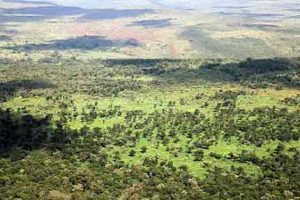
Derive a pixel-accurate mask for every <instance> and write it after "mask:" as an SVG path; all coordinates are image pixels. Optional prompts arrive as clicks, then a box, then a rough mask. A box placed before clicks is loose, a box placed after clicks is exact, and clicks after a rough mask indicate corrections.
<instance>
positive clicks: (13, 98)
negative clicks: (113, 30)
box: [0, 55, 300, 200]
mask: <svg viewBox="0 0 300 200" xmlns="http://www.w3.org/2000/svg"><path fill="white" fill-rule="evenodd" d="M299 87H300V58H274V59H260V60H255V59H250V58H249V59H247V60H244V61H240V60H220V59H215V60H213V59H212V60H200V59H199V60H196V59H195V60H168V59H161V60H155V59H154V60H147V59H139V60H130V59H129V60H90V61H82V60H79V59H76V58H75V57H74V58H72V59H64V58H61V57H59V56H57V55H54V56H52V57H49V58H47V59H41V60H31V59H23V60H11V59H3V60H0V199H66V200H67V199H188V200H190V199H195V200H196V199H197V200H198V199H266V200H267V199H268V200H270V199H297V198H300V141H299V139H300V92H299Z"/></svg>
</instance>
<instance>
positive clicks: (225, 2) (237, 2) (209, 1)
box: [23, 0, 300, 12]
mask: <svg viewBox="0 0 300 200" xmlns="http://www.w3.org/2000/svg"><path fill="white" fill-rule="evenodd" d="M23 1H43V2H51V3H55V4H58V5H63V6H77V7H82V8H89V9H90V8H115V9H126V8H147V9H155V8H160V9H162V8H179V9H196V10H201V11H208V12H210V11H215V10H220V9H222V8H223V9H227V8H230V9H236V11H239V10H238V9H240V10H241V11H243V9H244V10H245V9H247V10H248V11H249V10H250V11H258V10H261V11H264V9H268V8H270V7H272V10H273V9H274V8H275V11H276V10H278V11H280V9H283V7H285V6H286V5H290V7H293V8H294V7H297V8H300V0H23ZM273 11H274V10H273Z"/></svg>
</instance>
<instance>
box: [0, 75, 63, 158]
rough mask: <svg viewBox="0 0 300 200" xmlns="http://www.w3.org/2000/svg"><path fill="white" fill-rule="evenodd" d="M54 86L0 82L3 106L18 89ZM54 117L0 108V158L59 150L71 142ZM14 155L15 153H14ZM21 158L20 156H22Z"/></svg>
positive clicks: (50, 85)
mask: <svg viewBox="0 0 300 200" xmlns="http://www.w3.org/2000/svg"><path fill="white" fill-rule="evenodd" d="M52 87H55V86H54V85H53V84H51V83H48V82H44V81H40V80H14V81H9V82H5V83H0V103H1V102H3V101H6V100H8V99H9V98H11V97H12V96H14V94H15V93H16V92H17V91H19V90H26V91H30V90H33V89H45V88H52ZM51 119H52V116H51V115H50V114H47V115H46V116H44V117H40V118H37V117H34V116H33V115H31V114H29V112H28V111H27V110H24V109H21V110H18V111H12V110H11V109H3V108H1V107H0V157H10V156H11V154H10V153H11V151H12V150H16V149H19V150H20V149H21V150H25V151H30V150H34V149H40V148H46V147H47V148H49V149H60V148H62V147H63V146H64V145H65V144H66V143H67V141H68V137H67V135H66V134H65V132H63V131H61V130H62V129H59V127H58V125H56V126H55V127H56V128H55V129H54V128H53V127H54V126H53V125H52V121H51ZM12 155H13V154H12ZM19 157H20V156H19Z"/></svg>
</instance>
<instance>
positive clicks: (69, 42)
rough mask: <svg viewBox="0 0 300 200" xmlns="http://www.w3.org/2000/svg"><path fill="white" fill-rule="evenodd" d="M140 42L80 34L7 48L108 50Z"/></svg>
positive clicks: (25, 49) (24, 49)
mask: <svg viewBox="0 0 300 200" xmlns="http://www.w3.org/2000/svg"><path fill="white" fill-rule="evenodd" d="M139 45H140V43H139V42H138V41H137V40H135V39H124V40H110V39H107V38H106V37H102V36H82V37H76V38H70V39H65V40H52V41H50V42H49V43H41V44H25V45H19V46H13V47H6V48H8V49H12V50H17V51H34V50H35V51H41V50H68V49H79V50H94V49H99V50H108V49H110V48H113V47H128V46H130V47H137V46H139Z"/></svg>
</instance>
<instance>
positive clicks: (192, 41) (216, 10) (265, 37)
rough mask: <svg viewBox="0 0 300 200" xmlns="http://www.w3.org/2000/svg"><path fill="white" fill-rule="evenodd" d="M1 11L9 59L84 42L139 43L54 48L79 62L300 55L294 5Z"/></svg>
mask: <svg viewBox="0 0 300 200" xmlns="http://www.w3.org/2000/svg"><path fill="white" fill-rule="evenodd" d="M1 7H2V11H1V12H0V27H2V29H3V31H2V33H1V34H2V35H3V38H10V40H2V43H0V45H1V44H2V45H3V46H7V44H8V43H12V42H14V44H15V47H12V46H11V45H10V47H9V48H4V49H6V51H7V53H8V52H9V50H13V53H8V54H9V55H10V56H21V55H20V54H19V55H17V54H16V53H17V52H18V51H17V50H18V48H19V50H20V49H24V48H25V49H26V51H27V54H26V55H34V56H33V57H35V58H37V57H43V56H47V54H49V53H51V49H48V48H45V49H40V48H39V51H36V50H37V49H36V48H35V47H36V45H37V46H43V45H44V46H49V43H55V41H56V40H58V39H60V40H59V41H60V42H61V41H62V39H64V40H66V41H68V40H69V39H71V41H79V40H80V39H81V38H82V37H83V36H91V38H94V39H96V37H95V36H97V37H99V38H106V39H107V40H110V41H113V40H116V41H121V40H123V41H125V43H126V41H135V43H136V44H138V45H135V46H123V45H117V44H119V42H111V43H112V44H114V46H111V48H105V49H104V48H94V47H93V48H92V49H85V50H86V51H85V52H82V51H78V50H76V48H75V49H74V48H73V47H72V45H71V46H70V45H69V43H68V42H66V43H65V42H64V43H63V44H57V45H61V46H60V49H61V50H62V52H65V53H66V55H79V56H80V55H84V56H83V57H85V58H87V57H90V56H91V57H95V56H97V57H101V58H107V57H110V58H115V57H119V58H120V57H127V58H143V57H148V58H175V57H177V58H178V57H179V58H192V57H203V58H211V57H218V58H246V57H257V58H259V57H270V56H287V55H289V56H296V55H299V51H300V50H299V46H300V45H299V41H300V40H299V33H300V24H299V21H298V20H297V19H298V15H297V13H298V12H297V11H298V10H299V4H298V3H297V2H296V1H293V0H288V1H282V0H279V1H254V0H243V1H237V0H226V1H220V0H214V1H209V0H204V1H188V2H186V1H182V0H175V1H168V0H131V1H119V0H114V1H108V0H107V1H106V0H104V1H100V2H99V1H94V0H89V1H68V0H66V1H61V0H49V1H39V0H31V1H29V0H28V1H26V0H22V1H19V0H14V1H9V0H6V1H4V0H1V1H0V8H1ZM0 31H1V29H0ZM30 31H32V32H37V33H39V35H38V38H39V39H37V37H36V38H35V41H34V40H32V38H31V35H30ZM5 32H6V33H5ZM11 32H15V34H9V33H11ZM17 32H19V34H17ZM22 32H24V33H23V34H22ZM76 37H77V39H76ZM89 41H90V42H92V41H91V40H89ZM24 43H27V44H26V45H24ZM38 43H40V44H38ZM95 43H96V44H99V46H101V45H100V43H99V41H98V42H97V41H95ZM121 43H122V44H124V42H121ZM66 44H68V45H66ZM50 45H51V44H50ZM62 47H63V49H62ZM96 47H97V45H96ZM254 48H255V50H254ZM225 49H226V51H225ZM41 50H42V51H41Z"/></svg>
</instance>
